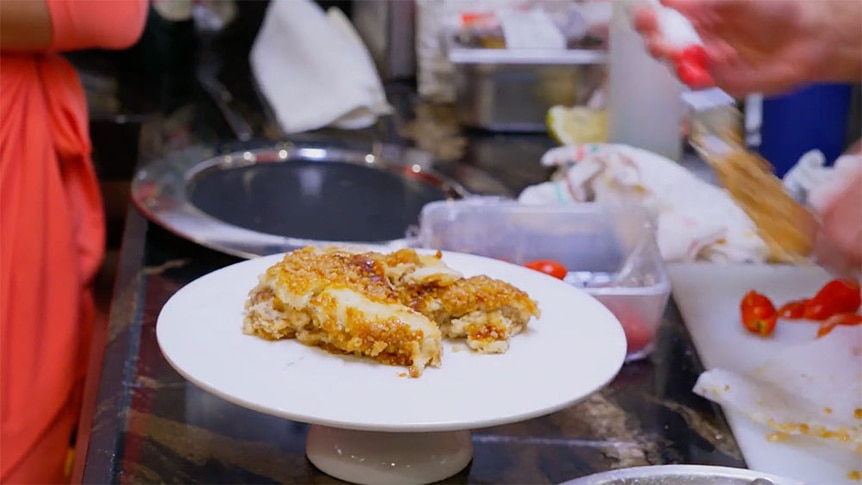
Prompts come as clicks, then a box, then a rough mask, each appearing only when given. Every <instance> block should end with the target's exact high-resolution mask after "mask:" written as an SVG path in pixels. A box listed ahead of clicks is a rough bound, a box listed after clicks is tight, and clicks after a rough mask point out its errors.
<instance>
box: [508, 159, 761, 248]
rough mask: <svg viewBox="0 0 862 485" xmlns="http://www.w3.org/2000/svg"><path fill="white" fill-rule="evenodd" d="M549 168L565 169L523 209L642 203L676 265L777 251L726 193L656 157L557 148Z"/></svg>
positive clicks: (527, 195)
mask: <svg viewBox="0 0 862 485" xmlns="http://www.w3.org/2000/svg"><path fill="white" fill-rule="evenodd" d="M542 164H543V165H547V166H557V167H559V168H560V170H559V171H558V174H559V175H558V176H557V177H554V179H553V180H552V181H550V182H545V183H541V184H538V185H534V186H531V187H528V188H526V189H525V190H524V191H523V192H522V193H521V194H520V196H519V201H521V202H522V203H532V204H548V203H576V202H584V201H590V200H595V201H597V202H608V203H618V202H631V201H639V202H640V203H642V204H644V205H645V206H646V207H648V208H649V209H650V210H651V211H652V212H653V213H654V214H656V216H657V222H658V224H657V226H658V227H657V235H656V238H657V243H658V246H659V250H660V251H661V253H662V257H663V258H664V259H665V261H668V262H690V261H696V260H701V261H704V260H705V261H713V262H745V263H762V262H764V261H766V259H767V257H768V255H769V252H768V248H767V247H766V244H765V243H764V242H763V240H762V239H761V238H760V237H759V236H757V233H756V229H755V226H754V223H753V222H752V221H751V219H749V217H748V216H747V215H746V214H745V212H743V211H742V209H741V208H740V207H739V206H737V205H736V204H735V203H734V202H733V201H732V200H731V198H730V196H729V195H728V194H727V193H726V192H725V191H724V190H722V189H721V188H719V187H717V186H715V185H712V184H710V183H708V182H705V181H703V180H701V179H700V178H698V177H697V176H696V175H695V174H693V173H691V172H690V171H689V170H687V169H686V168H684V167H682V166H680V165H679V164H678V163H676V162H674V161H672V160H670V159H667V158H665V157H662V156H660V155H657V154H655V153H652V152H649V151H645V150H641V149H638V148H634V147H631V146H628V145H617V144H602V143H598V144H588V145H575V146H565V147H557V148H552V149H551V150H549V151H548V152H547V153H546V154H545V155H544V156H543V157H542Z"/></svg>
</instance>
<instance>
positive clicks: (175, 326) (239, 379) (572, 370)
mask: <svg viewBox="0 0 862 485" xmlns="http://www.w3.org/2000/svg"><path fill="white" fill-rule="evenodd" d="M281 257H282V256H281V255H274V256H266V257H262V258H257V259H253V260H249V261H244V262H241V263H237V264H234V265H232V266H228V267H225V268H222V269H220V270H218V271H215V272H213V273H210V274H208V275H205V276H203V277H201V278H199V279H197V280H195V281H193V282H192V283H190V284H188V285H187V286H185V287H184V288H182V289H180V290H179V291H178V292H177V293H176V294H175V295H173V297H171V299H170V300H169V301H168V302H167V303H166V304H165V306H164V308H163V309H162V311H161V314H160V315H159V319H158V322H157V327H156V336H157V338H158V342H159V346H160V347H161V350H162V353H163V354H164V355H165V357H166V358H167V360H168V361H169V362H170V363H171V365H173V367H174V368H175V369H177V371H179V372H180V374H182V375H183V376H184V377H186V378H187V379H188V380H190V381H191V382H193V383H195V384H196V385H198V386H200V387H202V388H203V389H205V390H207V391H209V392H211V393H213V394H215V395H217V396H219V397H221V398H222V399H225V400H227V401H231V402H234V403H236V404H239V405H241V406H244V407H247V408H251V409H254V410H257V411H261V412H264V413H268V414H272V415H276V416H281V417H284V418H288V419H292V420H295V421H300V422H305V423H312V424H320V425H326V426H332V427H336V428H344V429H355V430H369V431H452V430H461V429H475V428H480V427H485V426H494V425H498V424H503V423H509V422H516V421H521V420H525V419H529V418H533V417H536V416H541V415H544V414H548V413H551V412H554V411H557V410H559V409H562V408H564V407H566V406H568V405H570V404H572V403H574V402H576V401H578V400H580V399H582V398H584V397H586V396H587V395H589V394H591V393H592V392H594V391H596V390H597V389H599V388H601V387H602V386H604V385H605V384H606V383H608V382H609V381H610V380H611V379H612V378H613V377H614V376H615V375H616V373H617V372H618V371H619V369H620V367H621V366H622V363H623V359H624V357H625V352H626V340H625V335H624V333H623V330H622V327H621V326H620V324H619V322H618V321H617V320H616V318H615V317H614V316H613V315H612V314H611V313H610V312H609V311H608V310H607V309H605V307H604V306H603V305H602V304H601V303H599V302H598V301H597V300H595V299H593V298H592V297H591V296H589V295H587V294H586V293H584V292H582V291H580V290H579V289H577V288H574V287H572V286H570V285H568V284H566V283H563V282H562V281H559V280H556V279H554V278H551V277H549V276H546V275H544V274H541V273H539V272H536V271H533V270H530V269H526V268H523V267H521V266H516V265H513V264H509V263H504V262H501V261H497V260H494V259H489V258H482V257H478V256H472V255H467V254H459V253H449V252H444V253H443V260H444V261H445V262H446V263H447V264H449V265H450V266H451V267H453V268H455V269H457V270H459V271H461V272H462V273H464V274H465V275H467V276H472V275H478V274H486V275H488V276H490V277H493V278H498V279H501V280H504V281H508V282H509V283H511V284H513V285H515V286H517V287H519V288H521V289H523V290H524V291H526V292H527V293H528V294H529V295H530V296H531V297H532V298H534V299H535V300H537V301H538V303H539V307H540V309H541V311H542V316H541V318H539V319H534V320H533V322H531V324H530V326H529V330H528V332H526V333H523V334H521V335H517V336H515V337H513V338H512V339H511V341H510V348H509V351H508V352H506V353H505V354H498V355H481V354H475V353H472V352H471V351H469V350H467V348H466V345H464V344H463V343H458V342H455V341H446V343H444V355H443V359H442V366H441V367H439V368H428V369H426V370H425V372H424V373H423V375H422V376H421V377H419V378H417V379H411V378H409V377H402V375H404V373H405V372H406V369H404V368H402V367H395V366H386V365H382V364H377V363H375V362H372V361H370V360H367V359H360V358H355V357H346V356H339V355H333V354H330V353H327V352H325V351H323V350H320V349H317V348H312V347H307V346H305V345H303V344H300V343H298V342H296V341H295V340H282V341H277V342H268V341H264V340H262V339H260V338H258V337H254V336H248V335H244V334H243V333H242V330H241V328H242V319H243V304H244V302H245V299H246V296H247V294H248V292H249V290H250V289H251V288H252V287H254V285H255V284H256V282H257V277H258V275H259V274H260V273H262V272H264V271H265V270H266V268H267V267H269V266H271V265H272V264H273V263H275V262H276V261H278V260H279V259H281ZM458 349H460V351H458Z"/></svg>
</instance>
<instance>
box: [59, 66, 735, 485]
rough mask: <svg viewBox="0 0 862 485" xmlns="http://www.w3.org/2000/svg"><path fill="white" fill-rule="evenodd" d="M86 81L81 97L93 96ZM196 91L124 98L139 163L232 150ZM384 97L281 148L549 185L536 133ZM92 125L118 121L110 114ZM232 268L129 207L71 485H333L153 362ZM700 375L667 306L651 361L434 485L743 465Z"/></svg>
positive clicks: (408, 93) (479, 447)
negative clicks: (419, 157) (347, 123)
mask: <svg viewBox="0 0 862 485" xmlns="http://www.w3.org/2000/svg"><path fill="white" fill-rule="evenodd" d="M239 58H242V56H239ZM239 64H240V66H239V67H236V66H234V67H235V69H234V70H233V71H232V72H233V73H234V74H233V75H230V76H224V77H223V81H224V83H225V84H226V85H227V86H228V87H229V88H230V89H231V90H232V91H234V92H235V93H239V94H240V96H237V97H238V99H242V100H244V101H242V103H240V108H239V109H240V111H241V112H242V113H243V114H244V115H245V116H247V118H248V119H249V120H250V121H251V124H252V126H253V127H254V129H255V132H256V134H258V138H259V140H257V143H260V142H261V140H266V139H270V140H271V139H276V138H279V137H280V135H279V134H278V133H277V130H275V129H274V128H273V126H272V124H271V123H270V122H269V121H267V119H266V116H264V115H262V114H260V113H263V112H264V110H263V109H262V107H261V106H260V103H259V102H257V101H255V97H254V96H253V92H252V90H251V89H250V88H249V86H248V83H247V78H248V74H247V73H248V71H247V68H246V70H245V74H244V75H238V74H236V72H242V68H243V66H242V62H240V63H239ZM80 65H82V66H85V67H83V68H82V69H84V70H85V71H86V70H87V69H90V68H92V67H87V66H88V65H87V64H86V63H85V62H82V63H81V64H80ZM92 69H95V68H92ZM94 76H95V77H94V78H90V80H91V88H92V86H97V87H96V88H95V89H98V86H99V82H98V76H96V75H94ZM94 79H95V80H94ZM243 79H245V81H243ZM193 84H194V83H191V84H190V87H188V89H186V90H185V91H182V90H181V93H180V94H179V95H178V96H177V99H173V100H172V101H171V102H169V103H165V102H159V103H152V104H151V106H150V107H149V108H142V106H145V105H146V103H145V102H143V101H141V99H136V98H134V96H132V97H131V98H132V99H136V103H137V104H136V106H137V109H138V115H139V119H140V124H139V133H140V136H139V137H138V138H139V146H138V147H137V155H136V158H137V163H138V164H139V165H140V164H145V163H147V162H148V161H150V160H153V159H155V158H158V157H160V156H162V155H163V154H165V153H169V152H171V151H173V150H179V149H182V148H184V147H187V146H190V145H192V144H199V143H204V144H212V145H213V146H234V145H235V144H231V143H229V142H230V139H231V133H230V130H229V129H228V128H229V127H228V126H227V125H226V124H225V123H224V120H223V119H222V117H221V116H220V114H219V111H218V110H217V109H216V107H215V106H214V105H213V103H212V102H211V100H209V99H208V98H207V97H206V96H205V95H204V94H203V93H202V92H200V91H199V89H196V88H195V87H194V86H193ZM176 85H178V84H174V86H176ZM124 89H128V88H124ZM388 93H389V96H390V101H391V102H392V103H393V104H394V105H395V106H396V111H397V112H396V115H394V116H391V117H387V118H385V119H383V120H381V122H380V123H378V124H377V125H375V126H374V127H372V128H369V129H367V130H361V131H359V132H349V133H343V132H334V131H329V130H321V131H320V132H315V133H310V134H306V135H303V136H299V137H291V139H293V140H297V141H308V140H310V141H314V142H325V141H326V140H334V139H338V140H345V139H347V140H351V141H354V142H358V143H370V142H373V141H380V140H384V141H389V142H397V143H403V144H413V145H418V146H420V147H422V148H425V149H427V150H431V151H432V152H434V153H435V155H437V156H438V158H439V159H440V162H439V169H440V171H442V172H444V173H446V174H448V175H450V176H452V177H454V178H456V179H458V180H459V181H461V182H462V183H464V184H465V185H467V186H468V188H469V189H471V190H473V191H475V192H482V193H496V194H515V193H517V192H518V191H520V190H521V189H522V188H524V187H525V186H527V185H530V184H533V183H536V182H538V181H541V180H543V179H545V178H546V177H547V175H548V174H547V172H546V170H545V169H544V168H542V167H541V166H540V165H539V163H538V159H539V157H540V155H541V154H542V153H543V152H544V151H545V150H546V149H547V148H548V147H550V146H553V143H552V141H551V140H550V139H548V138H547V137H546V136H544V135H511V134H510V135H504V134H484V133H464V132H462V131H460V130H458V129H457V126H456V125H455V124H454V123H452V119H451V114H450V113H448V112H447V110H445V109H443V108H439V107H434V106H427V105H424V104H422V103H420V102H419V101H418V99H417V97H416V95H415V93H414V92H413V90H412V88H410V86H409V84H393V85H391V86H388ZM115 95H116V91H111V90H106V91H104V92H102V93H101V94H100V93H96V94H95V95H92V93H91V109H92V107H93V106H112V104H111V102H112V100H111V99H109V98H110V96H115ZM161 95H162V96H165V94H164V92H163V93H161ZM100 96H101V101H99V99H100ZM125 96H126V97H127V98H128V97H129V94H128V93H126V94H125ZM114 101H116V99H114ZM96 116H97V117H98V116H101V117H102V118H103V119H108V118H111V117H112V116H114V117H115V118H116V115H115V114H114V115H112V114H111V113H110V109H108V110H106V112H105V113H102V114H101V115H99V113H96ZM124 116H125V118H124V120H125V121H123V122H127V121H128V119H129V116H126V115H124ZM236 261H238V260H237V259H235V258H233V257H231V256H227V255H224V254H221V253H217V252H214V251H211V250H208V249H205V248H203V247H201V246H198V245H196V244H194V243H191V242H188V241H185V240H183V239H180V238H178V237H176V236H174V235H172V234H170V233H169V232H167V231H165V230H164V229H162V228H160V227H158V226H156V225H154V224H151V223H149V222H148V221H147V220H145V219H144V218H143V217H142V216H141V215H140V214H139V213H138V212H137V211H136V210H135V209H134V208H131V207H130V208H129V212H128V218H127V222H126V227H125V233H124V235H123V239H122V251H121V260H120V266H119V273H118V276H117V282H116V286H115V292H114V297H113V301H112V306H111V313H110V321H109V324H108V326H107V328H102V329H97V332H96V335H95V341H94V344H95V346H94V353H93V361H92V363H91V372H90V375H89V381H88V385H87V386H88V387H87V392H86V403H85V409H84V413H83V417H82V426H81V430H80V438H81V439H80V442H79V446H78V456H77V459H76V463H75V469H74V476H73V481H74V482H76V483H77V482H83V483H117V482H119V483H150V482H153V483H339V481H338V480H336V479H333V478H329V477H327V476H325V475H324V474H322V473H321V472H320V471H318V470H317V469H316V468H315V467H314V466H313V465H311V463H310V462H309V461H308V460H307V459H306V457H305V451H304V447H305V436H306V432H307V425H306V424H303V423H297V422H292V421H288V420H284V419H280V418H276V417H272V416H269V415H265V414H261V413H258V412H255V411H251V410H248V409H245V408H242V407H239V406H237V405H234V404H231V403H228V402H226V401H224V400H221V399H219V398H218V397H215V396H214V395H211V394H209V393H207V392H205V391H203V390H201V389H199V388H198V387H196V386H194V385H193V384H191V383H189V382H188V381H186V380H185V379H184V378H182V377H181V376H180V375H179V374H177V372H176V371H174V370H173V368H172V367H171V366H170V365H169V364H168V363H167V362H166V360H165V359H164V357H163V356H162V354H161V352H160V351H159V348H158V345H157V342H156V338H155V326H156V319H157V317H158V314H159V311H160V310H161V308H162V306H163V304H164V303H165V302H166V301H167V299H168V298H169V297H170V296H171V295H172V294H174V293H175V292H176V291H177V290H178V289H179V288H181V287H182V286H183V285H185V284H187V283H189V282H190V281H192V280H194V279H195V278H197V277H200V276H202V275H204V274H206V273H209V272H211V271H213V270H215V269H218V268H220V267H223V266H225V265H228V264H231V263H234V262H236ZM701 370H702V366H701V364H700V363H699V361H698V357H697V355H696V353H695V351H694V348H693V346H692V343H691V340H690V337H689V335H688V333H687V331H686V329H685V327H684V325H683V323H682V321H681V319H680V316H679V314H678V312H677V310H676V308H675V306H674V304H673V301H671V303H670V304H669V306H668V309H667V312H666V315H665V319H664V322H663V324H662V326H661V328H660V331H659V335H658V339H657V348H656V350H655V352H654V353H653V354H652V355H651V356H650V357H649V358H648V359H646V360H643V361H640V362H635V363H630V364H627V365H625V366H624V367H623V368H622V370H621V371H620V373H619V374H618V375H617V376H616V378H615V379H614V380H613V381H612V382H611V383H610V384H609V385H607V386H606V387H605V388H603V389H602V390H600V391H598V392H596V393H594V394H592V395H591V396H589V397H587V398H586V399H584V400H583V401H582V402H580V403H578V404H575V405H573V406H571V407H569V408H567V409H564V410H562V411H559V412H557V413H554V414H551V415H549V416H545V417H540V418H536V419H532V420H529V421H525V422H521V423H515V424H510V425H505V426H498V427H493V428H487V429H481V430H476V431H475V432H474V434H473V445H474V449H475V452H474V458H473V461H472V462H471V464H470V465H469V466H468V468H467V469H465V470H464V471H463V472H461V473H460V474H458V475H456V476H454V477H452V478H450V479H448V480H446V482H447V483H560V482H563V481H566V480H568V479H572V478H575V477H580V476H584V475H588V474H591V473H595V472H600V471H605V470H608V469H614V468H621V467H631V466H639V465H650V464H668V463H688V464H705V465H724V466H737V467H739V466H744V461H743V459H742V456H741V453H740V451H739V449H738V447H737V444H736V442H735V440H734V438H733V436H732V434H731V432H730V430H729V428H728V426H727V424H726V422H725V420H724V417H723V415H722V414H721V412H720V410H719V408H718V407H717V406H715V405H713V404H712V403H710V402H708V401H706V400H704V399H702V398H700V397H698V396H696V395H694V394H693V393H692V392H691V388H692V386H693V384H694V382H695V380H696V378H697V376H698V374H699V373H700V371H701Z"/></svg>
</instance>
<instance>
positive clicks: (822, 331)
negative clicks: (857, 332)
mask: <svg viewBox="0 0 862 485" xmlns="http://www.w3.org/2000/svg"><path fill="white" fill-rule="evenodd" d="M838 325H862V315H857V314H855V313H837V314H835V315H832V316H831V317H829V318H827V319H826V320H824V321H823V322H822V323H821V324H820V326H819V327H818V328H817V338H820V337H822V336H824V335H828V334H829V332H831V331H832V329H834V328H835V327H837V326H838Z"/></svg>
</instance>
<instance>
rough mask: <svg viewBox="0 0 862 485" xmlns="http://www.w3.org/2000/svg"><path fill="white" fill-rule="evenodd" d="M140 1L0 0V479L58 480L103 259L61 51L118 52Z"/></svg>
mask: <svg viewBox="0 0 862 485" xmlns="http://www.w3.org/2000/svg"><path fill="white" fill-rule="evenodd" d="M148 8H149V4H148V2H147V0H122V1H105V0H0V482H2V483H62V482H64V481H67V479H66V477H65V476H64V461H65V457H66V454H67V452H68V448H69V440H70V438H71V436H72V432H73V428H74V426H75V424H76V422H77V420H78V416H79V412H80V404H81V387H82V384H83V380H84V374H85V371H86V359H87V355H88V353H89V349H88V345H89V341H90V329H91V327H92V320H93V317H94V308H93V302H92V295H91V284H92V282H93V279H94V277H95V275H96V273H97V271H98V269H99V266H100V264H101V260H102V256H103V251H104V249H103V245H104V231H105V230H104V220H103V211H102V202H101V199H100V195H99V189H98V185H97V181H96V177H95V173H94V170H93V166H92V163H91V159H90V153H91V146H90V139H89V133H88V118H87V107H86V100H85V97H84V92H83V89H82V87H81V84H80V82H79V80H78V77H77V74H76V72H75V70H74V68H73V67H72V66H71V64H69V63H68V62H67V61H66V60H65V59H64V58H63V57H62V56H61V55H60V54H59V53H60V52H63V51H70V50H74V49H88V48H106V49H123V48H126V47H129V46H131V45H133V44H134V43H135V42H136V41H137V40H138V38H139V37H140V35H141V33H142V32H143V27H144V23H145V21H146V17H147V11H148Z"/></svg>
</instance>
